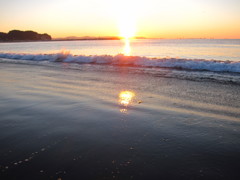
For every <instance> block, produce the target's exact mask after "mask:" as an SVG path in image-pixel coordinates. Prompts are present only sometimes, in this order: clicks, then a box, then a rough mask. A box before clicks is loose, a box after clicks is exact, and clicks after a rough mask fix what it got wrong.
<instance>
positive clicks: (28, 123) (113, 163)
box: [0, 39, 240, 180]
mask: <svg viewBox="0 0 240 180" xmlns="http://www.w3.org/2000/svg"><path fill="white" fill-rule="evenodd" d="M239 94H240V40H217V39H210V40H208V39H186V40H185V39H179V40H166V39H158V40H157V39H150V40H149V39H141V40H131V41H130V42H127V41H124V40H108V41H102V40H96V41H95V40H91V41H49V42H16V43H0V179H4V180H5V179H7V180H15V179H24V180H28V179H29V180H30V179H36V180H42V179H53V180H73V179H86V180H88V179H89V180H92V179H100V180H104V179H120V180H131V179H136V180H145V179H151V180H158V179H186V180H190V179H222V180H225V179H231V180H235V179H236V180H238V179H240V175H239V167H240V161H239V157H240V101H239V99H240V98H239V97H240V96H239Z"/></svg>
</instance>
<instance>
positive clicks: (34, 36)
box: [0, 30, 52, 41]
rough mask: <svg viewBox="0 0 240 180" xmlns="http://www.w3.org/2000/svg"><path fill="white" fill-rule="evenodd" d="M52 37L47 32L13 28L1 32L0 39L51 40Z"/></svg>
mask: <svg viewBox="0 0 240 180" xmlns="http://www.w3.org/2000/svg"><path fill="white" fill-rule="evenodd" d="M49 40H52V37H51V36H50V35H48V34H46V33H44V34H38V33H37V32H34V31H20V30H12V31H9V32H8V33H3V32H0V41H49Z"/></svg>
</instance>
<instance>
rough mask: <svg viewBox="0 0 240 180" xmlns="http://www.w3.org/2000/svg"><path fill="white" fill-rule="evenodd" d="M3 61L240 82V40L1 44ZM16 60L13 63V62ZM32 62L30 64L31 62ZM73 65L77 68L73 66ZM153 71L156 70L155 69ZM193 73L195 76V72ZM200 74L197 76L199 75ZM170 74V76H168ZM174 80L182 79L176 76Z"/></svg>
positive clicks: (0, 55)
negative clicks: (140, 70) (123, 68)
mask: <svg viewBox="0 0 240 180" xmlns="http://www.w3.org/2000/svg"><path fill="white" fill-rule="evenodd" d="M0 58H2V60H1V62H6V61H8V62H9V61H11V60H12V61H11V62H14V63H22V62H23V61H24V63H33V62H38V63H39V62H44V63H45V64H46V62H51V63H52V62H57V63H59V62H60V63H73V64H75V65H76V67H77V64H78V65H79V64H101V65H113V66H123V65H124V66H134V67H140V68H145V69H147V70H148V71H149V68H152V69H151V70H150V71H149V72H151V73H153V72H156V71H157V73H158V74H159V71H161V73H160V74H161V75H164V74H165V73H162V72H163V71H165V70H166V69H168V70H169V69H171V70H174V72H176V70H178V73H183V72H184V74H183V75H182V76H183V77H185V76H187V77H188V78H189V77H193V78H198V79H199V78H200V79H202V78H205V79H214V80H221V81H222V80H224V82H234V83H239V81H240V80H239V79H240V78H239V73H240V39H137V40H81V41H48V42H15V43H0ZM13 60H14V61H13ZM29 61H31V62H29ZM73 66H74V65H73ZM153 68H154V69H153ZM193 72H194V73H193ZM196 74H197V76H196ZM168 75H169V73H168ZM171 77H179V74H177V75H176V74H174V75H173V76H171Z"/></svg>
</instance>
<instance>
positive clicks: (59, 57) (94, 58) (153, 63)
mask: <svg viewBox="0 0 240 180" xmlns="http://www.w3.org/2000/svg"><path fill="white" fill-rule="evenodd" d="M0 58H7V59H15V60H30V61H50V62H65V63H86V64H111V65H119V66H124V65H125V66H138V67H161V68H177V69H185V70H204V71H213V72H234V73H240V61H237V62H235V61H218V60H205V59H182V58H148V57H141V56H125V55H123V54H118V55H115V56H111V55H91V56H85V55H72V54H70V53H56V54H15V53H0Z"/></svg>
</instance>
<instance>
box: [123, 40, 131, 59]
mask: <svg viewBox="0 0 240 180" xmlns="http://www.w3.org/2000/svg"><path fill="white" fill-rule="evenodd" d="M123 54H124V55H125V56H130V55H131V46H130V40H129V39H128V38H125V39H124V48H123Z"/></svg>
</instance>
